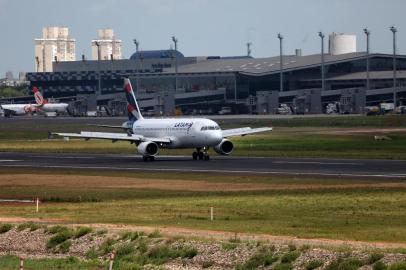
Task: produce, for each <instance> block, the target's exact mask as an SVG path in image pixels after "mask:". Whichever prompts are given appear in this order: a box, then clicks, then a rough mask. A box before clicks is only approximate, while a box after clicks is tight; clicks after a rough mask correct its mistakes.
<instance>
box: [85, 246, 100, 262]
mask: <svg viewBox="0 0 406 270" xmlns="http://www.w3.org/2000/svg"><path fill="white" fill-rule="evenodd" d="M97 257H99V254H98V253H97V251H96V249H95V248H91V249H89V250H88V251H87V252H86V259H88V260H94V259H97Z"/></svg>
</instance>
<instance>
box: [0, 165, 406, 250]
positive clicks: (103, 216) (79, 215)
mask: <svg viewBox="0 0 406 270" xmlns="http://www.w3.org/2000/svg"><path fill="white" fill-rule="evenodd" d="M15 173H17V174H14V173H13V172H11V171H8V172H3V174H2V175H0V198H16V197H18V198H35V197H37V196H38V197H40V199H41V200H43V201H44V202H43V203H42V204H41V206H40V213H39V214H36V213H35V212H34V206H33V205H14V204H3V205H1V207H0V216H3V217H25V218H34V217H36V218H40V219H57V220H61V222H66V223H114V224H135V225H148V226H174V227H184V228H196V229H209V230H224V231H232V232H245V233H266V234H273V235H289V236H297V237H305V238H320V237H322V238H330V239H344V240H363V241H384V242H401V243H406V227H405V226H404V224H405V223H406V211H405V209H406V196H405V195H406V185H405V183H404V182H403V181H401V180H399V181H397V180H387V181H384V182H382V181H377V180H368V179H362V180H357V179H336V178H328V179H325V178H320V179H309V178H292V177H277V176H272V177H269V176H255V177H250V176H229V175H210V176H208V175H196V174H193V175H192V174H182V175H179V174H159V173H155V174H148V175H143V174H138V173H137V174H136V175H135V174H131V173H115V172H109V173H100V172H86V173H85V176H81V174H82V172H80V171H70V172H69V173H65V172H64V171H56V170H54V171H48V172H46V173H45V174H44V172H41V173H40V174H39V172H35V171H31V172H30V176H27V175H26V174H20V173H19V172H15ZM100 175H103V176H100ZM10 177H11V178H13V179H14V180H13V182H10ZM81 177H82V178H83V179H86V180H83V179H82V178H81ZM27 179H29V181H27ZM162 180H164V181H163V182H162ZM182 181H184V183H183V185H182ZM165 182H167V183H166V184H165ZM146 183H148V185H146ZM172 184H173V185H174V186H175V187H174V188H172V189H168V188H167V187H168V186H170V185H172ZM213 184H215V185H213ZM247 187H250V188H247ZM210 207H214V209H215V220H214V221H210V218H209V216H210V215H209V209H210Z"/></svg>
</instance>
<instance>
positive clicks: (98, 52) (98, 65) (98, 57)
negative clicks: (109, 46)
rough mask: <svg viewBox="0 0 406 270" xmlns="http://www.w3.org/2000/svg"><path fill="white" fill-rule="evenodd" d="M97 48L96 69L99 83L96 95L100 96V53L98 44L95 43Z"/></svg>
mask: <svg viewBox="0 0 406 270" xmlns="http://www.w3.org/2000/svg"><path fill="white" fill-rule="evenodd" d="M95 44H96V46H97V67H98V74H99V82H98V85H97V88H98V89H97V95H101V74H100V58H101V53H100V42H99V41H96V42H95Z"/></svg>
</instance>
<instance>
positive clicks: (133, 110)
mask: <svg viewBox="0 0 406 270" xmlns="http://www.w3.org/2000/svg"><path fill="white" fill-rule="evenodd" d="M124 91H125V96H126V98H127V103H128V104H127V109H128V112H129V114H130V116H131V115H133V116H134V117H135V118H136V119H137V120H140V119H144V118H143V117H142V115H141V111H140V108H139V107H138V103H137V99H136V98H135V95H134V91H133V87H132V86H131V82H130V79H128V78H125V79H124ZM129 118H130V120H132V119H131V118H132V117H129Z"/></svg>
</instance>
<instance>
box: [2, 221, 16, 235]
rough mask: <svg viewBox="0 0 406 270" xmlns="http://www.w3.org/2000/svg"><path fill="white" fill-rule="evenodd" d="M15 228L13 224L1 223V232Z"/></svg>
mask: <svg viewBox="0 0 406 270" xmlns="http://www.w3.org/2000/svg"><path fill="white" fill-rule="evenodd" d="M12 228H13V225H11V224H8V223H5V224H1V225H0V234H2V233H6V232H8V231H9V230H11V229H12Z"/></svg>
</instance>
